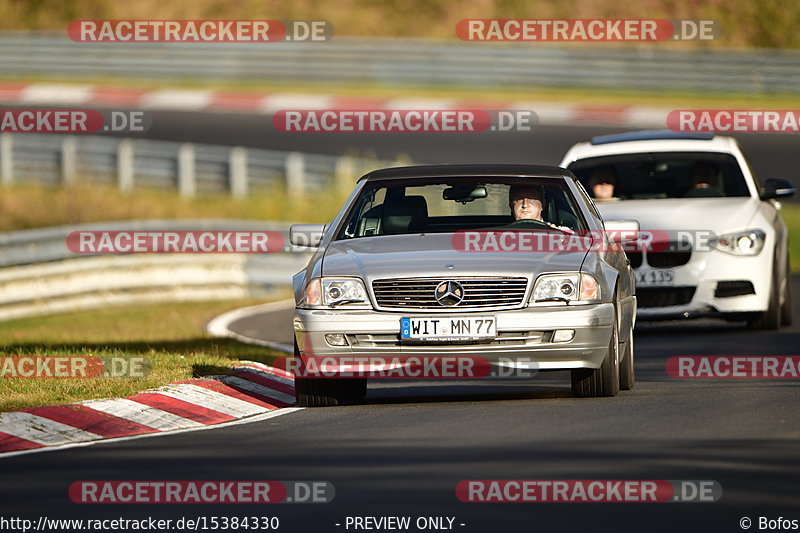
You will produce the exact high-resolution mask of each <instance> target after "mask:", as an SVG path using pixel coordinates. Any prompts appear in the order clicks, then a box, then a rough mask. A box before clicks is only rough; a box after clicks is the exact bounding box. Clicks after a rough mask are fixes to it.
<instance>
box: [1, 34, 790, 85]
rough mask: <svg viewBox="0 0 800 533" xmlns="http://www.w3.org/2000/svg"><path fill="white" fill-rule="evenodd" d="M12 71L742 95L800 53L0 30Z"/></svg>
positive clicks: (785, 72) (786, 76) (786, 77)
mask: <svg viewBox="0 0 800 533" xmlns="http://www.w3.org/2000/svg"><path fill="white" fill-rule="evenodd" d="M0 50H2V52H1V53H0V71H2V72H3V73H4V74H5V75H8V76H27V75H54V76H59V77H62V78H74V79H80V78H86V77H92V76H115V77H122V78H136V79H139V78H165V79H172V80H174V79H182V78H184V79H190V78H191V79H207V80H219V79H225V80H231V79H237V80H250V81H253V80H263V81H269V82H272V83H275V82H287V83H288V82H323V83H331V82H336V83H344V82H346V83H351V84H364V83H377V84H381V85H384V86H387V85H388V86H409V85H414V86H439V87H441V86H443V85H444V86H448V85H458V86H472V87H475V86H483V87H497V86H506V87H508V86H511V87H519V88H524V87H530V86H552V87H587V88H626V89H651V90H660V91H663V90H692V91H721V92H744V93H773V92H783V93H797V92H799V91H800V53H798V52H794V51H782V50H760V51H733V50H703V51H687V50H676V49H675V48H674V47H673V45H672V44H670V43H654V44H646V45H644V44H638V45H635V46H625V47H619V46H614V45H611V44H609V43H604V44H603V46H597V45H595V46H583V45H579V44H573V45H566V46H564V45H560V46H557V45H548V44H542V43H526V44H518V43H462V42H458V41H454V42H448V41H433V40H422V39H414V40H410V39H389V38H386V39H374V38H373V39H365V38H341V37H334V38H333V40H331V41H328V42H306V43H304V42H280V43H261V44H259V43H124V44H123V43H76V42H72V41H70V40H69V39H67V38H66V36H64V35H63V34H53V33H45V32H29V33H25V32H3V33H0Z"/></svg>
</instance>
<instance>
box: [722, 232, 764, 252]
mask: <svg viewBox="0 0 800 533" xmlns="http://www.w3.org/2000/svg"><path fill="white" fill-rule="evenodd" d="M766 239H767V235H766V233H764V232H763V231H761V230H760V229H753V230H746V231H739V232H736V233H726V234H725V235H720V236H718V237H715V238H713V239H711V240H710V241H709V243H710V244H711V246H713V247H714V248H716V249H717V250H720V251H722V252H726V253H729V254H733V255H758V254H759V253H761V250H763V249H764V242H765V241H766Z"/></svg>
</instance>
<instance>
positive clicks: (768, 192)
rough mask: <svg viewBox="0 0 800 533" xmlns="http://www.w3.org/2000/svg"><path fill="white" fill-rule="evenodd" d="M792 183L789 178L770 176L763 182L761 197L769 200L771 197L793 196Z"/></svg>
mask: <svg viewBox="0 0 800 533" xmlns="http://www.w3.org/2000/svg"><path fill="white" fill-rule="evenodd" d="M794 191H795V188H794V185H792V182H791V181H789V180H785V179H782V178H770V179H768V180H767V181H765V182H764V188H763V189H762V190H761V199H762V200H770V199H772V198H785V197H789V196H794Z"/></svg>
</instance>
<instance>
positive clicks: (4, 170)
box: [0, 133, 14, 185]
mask: <svg viewBox="0 0 800 533" xmlns="http://www.w3.org/2000/svg"><path fill="white" fill-rule="evenodd" d="M0 183H2V184H3V185H11V184H12V183H14V140H13V138H12V137H11V134H10V133H0Z"/></svg>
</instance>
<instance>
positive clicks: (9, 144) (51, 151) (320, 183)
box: [0, 133, 393, 197]
mask: <svg viewBox="0 0 800 533" xmlns="http://www.w3.org/2000/svg"><path fill="white" fill-rule="evenodd" d="M392 164H393V163H392V162H390V161H382V160H372V159H360V158H353V157H350V156H332V155H324V154H310V153H301V152H281V151H275V150H263V149H256V148H243V147H234V148H231V147H228V146H217V145H207V144H192V143H179V142H170V141H153V140H146V139H122V138H116V137H102V136H96V135H87V136H79V135H63V134H50V133H47V134H32V133H20V134H11V133H0V183H2V184H5V185H10V184H13V183H22V184H25V183H40V184H46V185H58V184H69V183H72V182H75V181H76V180H78V179H80V180H82V181H83V182H85V183H97V184H104V185H112V186H117V187H118V188H119V189H120V190H130V189H133V188H135V187H152V188H160V189H176V190H178V191H179V192H180V193H181V195H183V196H194V195H195V194H197V193H205V194H214V193H230V194H232V195H234V196H239V197H243V196H247V194H248V193H249V192H250V191H264V190H269V189H272V188H275V187H276V186H280V187H286V190H287V191H288V193H289V194H294V193H302V192H303V191H305V190H313V189H321V188H325V187H327V186H329V185H331V184H332V183H337V181H336V180H340V181H338V183H340V184H341V185H342V187H343V188H345V189H346V190H348V191H349V190H350V189H351V188H352V187H353V184H354V183H355V178H356V177H357V176H359V175H361V174H363V173H366V172H368V171H370V170H374V169H377V168H382V167H386V166H392Z"/></svg>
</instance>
